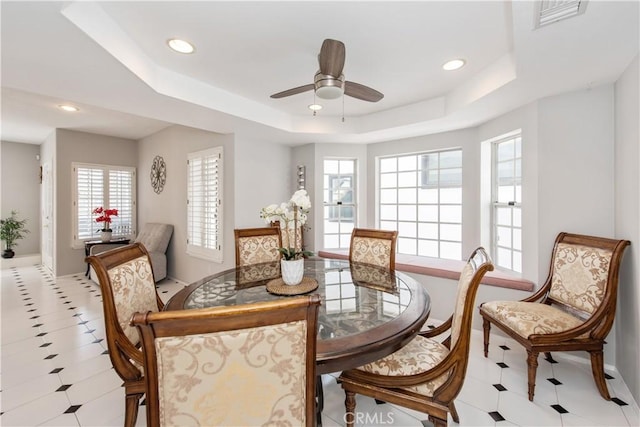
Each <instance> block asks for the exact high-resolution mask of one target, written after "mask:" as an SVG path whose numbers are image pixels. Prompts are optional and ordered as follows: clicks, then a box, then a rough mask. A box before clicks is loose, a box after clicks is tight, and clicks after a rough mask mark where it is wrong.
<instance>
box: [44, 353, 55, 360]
mask: <svg viewBox="0 0 640 427" xmlns="http://www.w3.org/2000/svg"><path fill="white" fill-rule="evenodd" d="M56 356H57V354H50V355H48V356H47V357H45V358H44V360H48V359H53V358H54V357H56Z"/></svg>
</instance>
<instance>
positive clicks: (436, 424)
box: [429, 415, 447, 427]
mask: <svg viewBox="0 0 640 427" xmlns="http://www.w3.org/2000/svg"><path fill="white" fill-rule="evenodd" d="M429 421H431V422H432V423H433V427H447V420H443V419H441V418H436V417H434V416H433V415H429Z"/></svg>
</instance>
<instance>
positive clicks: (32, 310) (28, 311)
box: [27, 308, 36, 313]
mask: <svg viewBox="0 0 640 427" xmlns="http://www.w3.org/2000/svg"><path fill="white" fill-rule="evenodd" d="M34 311H36V309H35V308H32V309H31V310H27V313H32V312H34Z"/></svg>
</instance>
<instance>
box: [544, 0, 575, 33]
mask: <svg viewBox="0 0 640 427" xmlns="http://www.w3.org/2000/svg"><path fill="white" fill-rule="evenodd" d="M586 8H587V1H586V0H539V1H537V2H536V14H535V18H534V19H535V22H534V24H535V28H540V27H544V26H545V25H549V24H553V23H554V22H558V21H561V20H563V19H567V18H571V17H573V16H576V15H580V14H581V13H584V11H585V9H586Z"/></svg>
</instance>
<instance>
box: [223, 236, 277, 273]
mask: <svg viewBox="0 0 640 427" xmlns="http://www.w3.org/2000/svg"><path fill="white" fill-rule="evenodd" d="M234 233H235V240H236V267H240V266H244V265H250V264H259V263H263V262H271V261H279V260H280V252H279V251H278V248H280V247H282V238H281V236H280V229H279V228H276V227H259V228H237V229H235V230H234Z"/></svg>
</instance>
